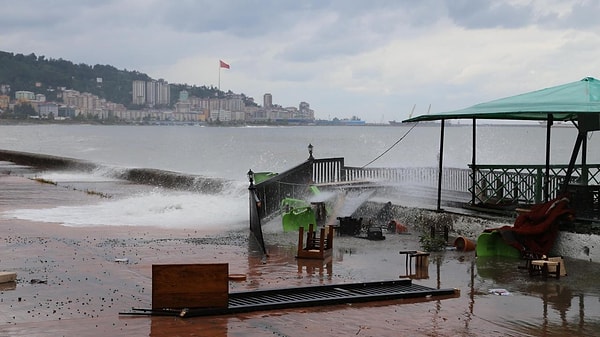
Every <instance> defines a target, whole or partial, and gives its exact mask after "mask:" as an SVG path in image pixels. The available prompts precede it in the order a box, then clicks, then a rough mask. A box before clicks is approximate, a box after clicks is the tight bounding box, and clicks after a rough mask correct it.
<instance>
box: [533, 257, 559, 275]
mask: <svg viewBox="0 0 600 337" xmlns="http://www.w3.org/2000/svg"><path fill="white" fill-rule="evenodd" d="M528 266H529V275H530V276H536V275H541V276H542V277H543V278H544V279H546V278H548V277H550V276H553V277H555V278H556V279H559V278H560V277H561V276H565V275H567V270H566V268H565V263H564V261H563V258H562V257H549V258H546V259H543V260H531V261H529V264H528Z"/></svg>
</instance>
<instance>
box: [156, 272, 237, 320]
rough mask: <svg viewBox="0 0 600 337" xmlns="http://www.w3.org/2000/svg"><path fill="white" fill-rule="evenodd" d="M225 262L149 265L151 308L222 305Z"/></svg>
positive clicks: (226, 275)
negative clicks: (150, 266) (150, 267)
mask: <svg viewBox="0 0 600 337" xmlns="http://www.w3.org/2000/svg"><path fill="white" fill-rule="evenodd" d="M228 301H229V264H227V263H216V264H168V265H152V309H153V310H159V309H166V308H168V309H183V308H226V307H227V306H228Z"/></svg>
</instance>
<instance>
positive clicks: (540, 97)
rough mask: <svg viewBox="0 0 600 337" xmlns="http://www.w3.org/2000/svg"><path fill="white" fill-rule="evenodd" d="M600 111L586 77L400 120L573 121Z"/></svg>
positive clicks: (599, 87)
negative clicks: (447, 110) (459, 108)
mask: <svg viewBox="0 0 600 337" xmlns="http://www.w3.org/2000/svg"><path fill="white" fill-rule="evenodd" d="M598 113H600V81H598V80H596V79H595V78H593V77H586V78H584V79H582V80H581V81H577V82H572V83H567V84H563V85H559V86H555V87H550V88H546V89H541V90H537V91H532V92H528V93H524V94H520V95H516V96H510V97H506V98H501V99H497V100H493V101H490V102H486V103H481V104H477V105H473V106H471V107H469V108H465V109H461V110H455V111H449V112H442V113H438V114H428V115H421V116H417V117H413V118H410V119H407V120H404V121H403V122H418V121H434V120H442V119H473V118H476V119H506V120H547V119H548V115H549V114H552V115H553V119H554V120H555V121H569V120H576V119H577V115H578V114H584V115H589V114H598Z"/></svg>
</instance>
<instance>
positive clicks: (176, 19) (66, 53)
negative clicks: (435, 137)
mask: <svg viewBox="0 0 600 337" xmlns="http://www.w3.org/2000/svg"><path fill="white" fill-rule="evenodd" d="M0 12H1V13H2V14H1V19H0V50H1V51H5V52H12V53H22V54H25V55H28V54H31V53H35V54H36V55H37V56H42V55H43V56H45V57H46V58H53V59H59V58H62V59H65V60H69V61H72V62H74V63H85V64H89V65H96V64H102V65H105V64H108V65H112V66H114V67H116V68H118V69H126V70H136V71H139V72H142V73H146V74H148V75H149V76H150V77H152V78H154V79H161V78H162V79H164V80H166V81H168V82H169V83H179V84H189V85H198V86H202V85H207V86H211V85H212V86H219V85H220V88H221V90H223V91H228V90H231V91H233V92H235V93H244V94H245V95H247V96H250V97H253V98H254V99H255V101H256V102H257V103H258V104H261V105H262V102H263V95H264V94H265V93H270V94H272V96H273V103H275V104H279V105H281V106H284V107H289V106H295V107H298V105H299V103H300V102H308V103H309V104H310V107H311V109H313V110H314V111H315V116H316V118H318V119H332V118H335V117H337V118H351V117H352V116H356V117H358V118H361V119H362V120H365V121H367V122H369V123H387V122H388V121H390V120H396V121H400V120H403V119H406V118H408V117H409V116H410V115H411V113H412V115H413V116H416V115H421V114H426V113H428V112H429V111H430V112H431V113H439V112H445V111H451V110H455V109H461V108H465V107H469V106H471V105H474V104H477V103H482V102H486V101H489V100H493V99H498V98H503V97H507V96H512V95H516V94H520V93H524V92H528V91H533V90H538V89H543V88H547V87H551V86H554V85H559V84H565V83H570V82H575V81H578V80H581V79H582V78H584V77H587V76H591V77H596V78H599V77H600V69H599V68H600V20H598V19H597V17H598V15H599V14H600V1H597V0H506V1H501V0H419V1H417V0H369V1H366V0H365V1H362V0H361V1H358V0H331V1H322V0H306V1H299V0H219V1H214V0H213V1H204V0H195V1H194V0H176V1H165V0H105V1H103V0H54V1H47V0H40V1H38V0H20V1H14V0H0ZM219 60H223V61H224V62H226V63H228V64H229V65H230V69H224V68H220V67H219Z"/></svg>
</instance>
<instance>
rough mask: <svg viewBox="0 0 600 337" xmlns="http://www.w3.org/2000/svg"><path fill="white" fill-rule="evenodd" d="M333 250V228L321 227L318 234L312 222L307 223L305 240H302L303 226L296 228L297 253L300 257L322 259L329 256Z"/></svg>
mask: <svg viewBox="0 0 600 337" xmlns="http://www.w3.org/2000/svg"><path fill="white" fill-rule="evenodd" d="M332 250H333V228H331V226H326V227H322V228H321V230H320V233H319V235H317V233H316V231H315V230H314V224H310V225H308V232H306V241H304V227H300V228H299V229H298V253H297V254H296V257H297V258H300V259H320V260H323V259H325V258H328V257H330V256H331V252H332Z"/></svg>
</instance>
